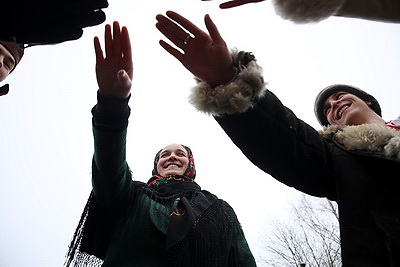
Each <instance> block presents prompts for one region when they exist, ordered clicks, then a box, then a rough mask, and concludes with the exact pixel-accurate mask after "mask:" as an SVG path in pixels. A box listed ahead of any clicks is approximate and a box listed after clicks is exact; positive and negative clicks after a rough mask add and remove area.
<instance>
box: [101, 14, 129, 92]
mask: <svg viewBox="0 0 400 267" xmlns="http://www.w3.org/2000/svg"><path fill="white" fill-rule="evenodd" d="M104 43H105V57H104V54H103V50H102V48H101V45H100V41H99V38H98V37H97V36H96V37H95V38H94V50H95V53H96V77H97V83H98V85H99V90H100V94H101V95H102V96H105V97H118V98H127V97H128V96H129V95H130V91H131V86H132V76H133V64H132V51H131V42H130V39H129V33H128V29H127V28H126V27H122V29H120V26H119V23H118V22H117V21H115V22H114V23H113V26H112V32H111V25H109V24H107V25H106V26H105V32H104Z"/></svg>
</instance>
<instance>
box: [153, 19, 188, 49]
mask: <svg viewBox="0 0 400 267" xmlns="http://www.w3.org/2000/svg"><path fill="white" fill-rule="evenodd" d="M166 20H168V19H167V18H166ZM176 27H178V26H177V25H176V24H175V23H173V22H171V21H170V20H168V23H166V24H165V23H163V22H160V21H159V22H158V23H157V24H156V28H157V29H158V30H159V31H160V32H161V33H162V34H163V35H164V36H165V37H167V38H168V39H169V40H170V41H171V42H172V43H173V44H175V45H176V46H177V47H179V48H181V49H183V48H184V46H185V43H184V41H185V39H186V37H187V33H186V32H185V31H183V30H182V29H180V28H179V27H178V28H179V29H176ZM180 36H181V37H180Z"/></svg>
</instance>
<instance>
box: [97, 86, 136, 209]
mask: <svg viewBox="0 0 400 267" xmlns="http://www.w3.org/2000/svg"><path fill="white" fill-rule="evenodd" d="M128 101H129V98H128V99H124V100H120V99H104V98H102V97H101V95H100V94H98V102H97V105H96V106H94V108H93V109H92V114H93V136H94V155H93V161H92V185H93V191H94V195H95V197H96V199H97V200H98V201H99V203H100V204H101V205H104V206H105V207H106V208H109V209H111V210H115V209H116V208H117V207H118V208H121V209H122V208H123V203H124V198H126V197H127V194H128V191H129V186H130V184H131V183H132V176H131V172H130V170H129V167H128V164H127V163H126V133H127V126H128V117H129V115H130V109H129V106H128Z"/></svg>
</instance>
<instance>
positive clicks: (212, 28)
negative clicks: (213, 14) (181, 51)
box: [204, 14, 225, 44]
mask: <svg viewBox="0 0 400 267" xmlns="http://www.w3.org/2000/svg"><path fill="white" fill-rule="evenodd" d="M204 22H205V24H206V27H207V30H208V32H209V33H210V37H211V39H212V40H213V41H214V43H216V44H223V43H224V42H225V41H224V39H222V37H221V35H220V33H219V31H218V28H217V26H216V25H215V24H214V22H213V21H212V20H211V18H210V15H208V14H207V15H205V17H204Z"/></svg>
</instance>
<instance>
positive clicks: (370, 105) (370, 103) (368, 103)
mask: <svg viewBox="0 0 400 267" xmlns="http://www.w3.org/2000/svg"><path fill="white" fill-rule="evenodd" d="M364 102H365V103H366V104H367V106H368V107H370V108H372V102H369V101H364Z"/></svg>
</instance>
